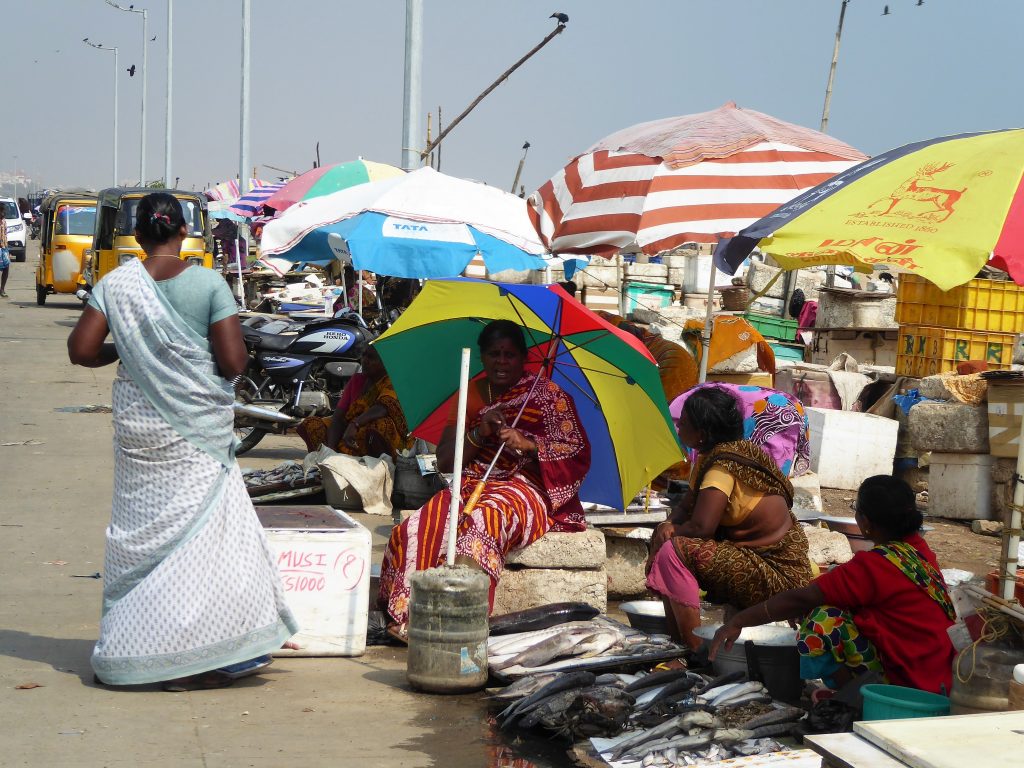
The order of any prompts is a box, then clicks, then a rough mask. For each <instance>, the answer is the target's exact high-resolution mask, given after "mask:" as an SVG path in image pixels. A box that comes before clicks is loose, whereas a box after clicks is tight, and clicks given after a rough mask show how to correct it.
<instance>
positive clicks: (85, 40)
mask: <svg viewBox="0 0 1024 768" xmlns="http://www.w3.org/2000/svg"><path fill="white" fill-rule="evenodd" d="M82 42H83V43H85V44H86V45H88V46H89V47H90V48H95V49H96V50H98V51H113V52H114V186H115V187H116V186H117V46H116V45H115V46H114V47H113V48H111V47H110V46H107V45H103V44H102V43H93V42H90V41H89V38H88V37H83V38H82Z"/></svg>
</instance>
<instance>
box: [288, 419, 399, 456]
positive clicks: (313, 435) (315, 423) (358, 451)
mask: <svg viewBox="0 0 1024 768" xmlns="http://www.w3.org/2000/svg"><path fill="white" fill-rule="evenodd" d="M330 428H331V419H330V418H324V417H322V416H310V417H309V418H307V419H304V420H303V421H302V423H301V424H299V426H297V427H296V428H295V432H296V434H298V436H299V437H301V438H302V441H303V442H304V443H305V444H306V450H307V451H315V450H317V449H318V448H319V447H320V446H321V445H326V443H327V433H328V431H329V430H330ZM374 434H375V435H377V436H378V437H380V439H381V440H383V441H384V443H386V444H387V446H388V448H390V449H391V456H392V458H393V457H394V456H395V454H397V453H398V452H399V451H401V450H403V449H405V448H408V447H409V444H410V441H409V439H408V437H407V436H406V435H405V433H404V432H400V431H399V430H398V427H397V426H395V421H394V419H392V418H391V417H390V416H384V417H382V418H379V419H375V420H374V421H371V422H370V423H369V424H364V425H363V426H361V427H356V444H355V446H354V447H353V446H350V445H345V443H344V442H341V441H339V442H338V444H337V445H328V446H327V447H328V448H330V449H331V450H333V451H337V452H338V453H343V454H345V455H346V456H367V455H369V452H370V448H369V438H370V435H374Z"/></svg>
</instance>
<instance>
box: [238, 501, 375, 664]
mask: <svg viewBox="0 0 1024 768" xmlns="http://www.w3.org/2000/svg"><path fill="white" fill-rule="evenodd" d="M256 514H257V516H258V517H259V518H260V522H261V523H262V524H263V528H264V529H265V531H266V534H267V541H268V542H269V543H270V549H271V551H272V552H273V553H274V559H275V561H276V562H277V567H278V570H279V571H280V573H281V579H282V581H283V582H284V587H285V593H286V596H287V599H288V605H289V606H290V607H291V609H292V612H293V613H294V614H295V618H296V620H297V621H298V623H299V626H300V627H301V631H300V632H299V634H297V635H296V636H295V637H293V638H292V640H293V641H294V642H296V643H297V644H298V645H299V646H300V649H299V650H297V651H291V650H285V649H282V650H280V651H276V652H275V655H277V656H360V655H362V653H363V652H364V651H365V650H366V622H367V611H368V610H369V594H370V532H369V531H368V530H367V529H366V528H364V527H363V526H362V525H360V524H359V523H357V522H356V521H355V520H353V519H352V518H351V517H349V516H348V515H346V514H345V513H344V512H341V511H339V510H335V509H331V508H330V507H328V506H321V505H315V506H314V505H310V506H262V507H256Z"/></svg>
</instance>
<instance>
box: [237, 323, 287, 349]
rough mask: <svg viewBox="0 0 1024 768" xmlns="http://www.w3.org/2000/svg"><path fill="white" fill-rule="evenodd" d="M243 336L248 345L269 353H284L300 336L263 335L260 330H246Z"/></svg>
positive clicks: (243, 330) (244, 329) (243, 331)
mask: <svg viewBox="0 0 1024 768" xmlns="http://www.w3.org/2000/svg"><path fill="white" fill-rule="evenodd" d="M242 335H243V337H244V338H245V342H246V344H251V345H252V346H253V347H254V348H255V349H260V350H266V351H268V352H284V351H285V350H286V349H288V347H290V346H291V345H292V344H293V343H294V341H295V339H297V338H298V336H295V335H287V336H285V335H282V334H278V333H263V332H262V331H260V330H259V329H258V328H244V327H243V329H242Z"/></svg>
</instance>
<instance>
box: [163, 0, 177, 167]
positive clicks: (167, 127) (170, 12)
mask: <svg viewBox="0 0 1024 768" xmlns="http://www.w3.org/2000/svg"><path fill="white" fill-rule="evenodd" d="M173 20H174V0H167V112H166V116H165V121H164V186H165V187H169V186H171V72H172V71H173V69H172V67H171V59H172V56H173V54H172V51H173V49H174V46H173V32H174V24H173ZM174 186H177V184H175V185H174Z"/></svg>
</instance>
